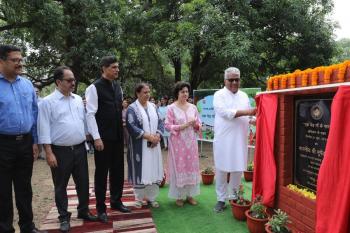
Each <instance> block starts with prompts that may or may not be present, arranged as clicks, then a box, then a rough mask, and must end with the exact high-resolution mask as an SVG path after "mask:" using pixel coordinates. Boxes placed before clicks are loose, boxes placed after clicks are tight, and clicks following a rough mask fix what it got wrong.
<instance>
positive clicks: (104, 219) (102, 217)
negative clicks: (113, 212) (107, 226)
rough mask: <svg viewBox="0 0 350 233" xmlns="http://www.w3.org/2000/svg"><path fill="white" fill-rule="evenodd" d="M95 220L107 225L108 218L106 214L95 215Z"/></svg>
mask: <svg viewBox="0 0 350 233" xmlns="http://www.w3.org/2000/svg"><path fill="white" fill-rule="evenodd" d="M97 218H98V220H99V221H100V222H103V223H107V222H108V217H107V214H106V213H100V214H98V215H97Z"/></svg>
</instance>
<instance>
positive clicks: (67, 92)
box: [38, 66, 97, 232]
mask: <svg viewBox="0 0 350 233" xmlns="http://www.w3.org/2000/svg"><path fill="white" fill-rule="evenodd" d="M54 80H55V84H56V86H57V88H56V90H55V91H54V92H53V93H51V94H50V95H48V96H47V97H45V98H44V99H43V100H42V102H41V104H40V106H39V117H38V134H39V143H40V144H43V145H44V149H45V152H46V160H47V163H48V165H49V166H50V168H51V172H52V179H53V183H54V186H55V202H56V206H57V210H58V213H59V217H58V218H59V220H60V230H61V231H62V232H68V231H69V229H70V216H71V213H70V212H68V198H67V190H66V189H67V185H68V181H69V178H70V176H71V175H72V176H73V180H74V182H75V185H76V190H77V194H78V199H79V205H78V218H81V219H84V220H88V221H97V217H96V216H93V215H92V214H90V212H89V174H88V162H87V153H86V148H85V140H86V135H87V128H86V120H85V112H84V105H83V101H82V99H81V97H80V96H78V95H76V94H73V93H72V91H74V87H75V81H76V80H75V78H74V74H73V72H72V71H71V70H70V68H68V67H66V66H61V67H58V68H57V69H56V70H55V72H54Z"/></svg>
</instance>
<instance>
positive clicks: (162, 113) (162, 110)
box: [158, 96, 170, 150]
mask: <svg viewBox="0 0 350 233" xmlns="http://www.w3.org/2000/svg"><path fill="white" fill-rule="evenodd" d="M167 102H168V97H167V96H164V97H162V98H161V99H160V106H159V107H158V113H159V118H160V119H161V120H162V122H163V124H164V123H165V118H166V115H167V111H168V106H167ZM169 136H170V134H169V132H168V131H167V130H164V133H163V135H162V139H163V143H164V150H167V149H168V140H169Z"/></svg>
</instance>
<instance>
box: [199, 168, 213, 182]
mask: <svg viewBox="0 0 350 233" xmlns="http://www.w3.org/2000/svg"><path fill="white" fill-rule="evenodd" d="M201 175H202V181H203V184H204V185H210V184H212V183H213V181H214V175H215V173H214V170H213V168H211V167H207V168H206V169H204V170H203V171H202V172H201Z"/></svg>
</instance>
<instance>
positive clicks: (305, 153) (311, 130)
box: [294, 99, 332, 191]
mask: <svg viewBox="0 0 350 233" xmlns="http://www.w3.org/2000/svg"><path fill="white" fill-rule="evenodd" d="M331 103H332V99H301V100H297V101H296V102H295V104H296V106H295V110H296V111H295V113H296V116H295V128H294V129H295V147H294V155H295V157H294V183H296V184H298V185H300V186H303V187H306V188H308V189H311V190H313V191H316V182H317V175H318V171H319V169H320V165H321V162H322V159H323V155H324V151H325V148H326V143H327V137H328V131H329V125H330V119H331Z"/></svg>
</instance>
